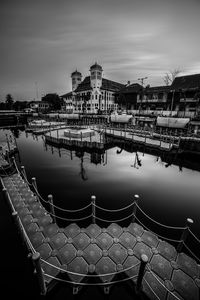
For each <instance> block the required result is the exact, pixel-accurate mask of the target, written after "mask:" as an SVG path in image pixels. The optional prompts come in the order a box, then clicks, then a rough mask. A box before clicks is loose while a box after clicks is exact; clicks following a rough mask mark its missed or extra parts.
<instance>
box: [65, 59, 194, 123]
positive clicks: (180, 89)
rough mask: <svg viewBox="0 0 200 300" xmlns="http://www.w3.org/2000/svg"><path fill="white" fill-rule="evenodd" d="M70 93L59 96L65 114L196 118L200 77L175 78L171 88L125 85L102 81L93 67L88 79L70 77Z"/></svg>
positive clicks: (76, 73) (77, 74)
mask: <svg viewBox="0 0 200 300" xmlns="http://www.w3.org/2000/svg"><path fill="white" fill-rule="evenodd" d="M71 79H72V90H71V91H70V92H69V93H66V94H64V95H61V98H62V99H63V100H64V103H65V105H64V107H63V109H64V110H65V111H66V112H67V113H86V114H102V113H112V112H117V111H118V112H119V111H126V112H128V113H136V114H138V113H139V114H144V115H145V114H146V115H147V114H156V115H177V114H178V115H179V116H185V117H195V116H197V115H199V114H200V74H194V75H187V76H180V77H176V78H175V79H174V81H173V82H172V84H171V86H156V87H150V86H146V87H144V86H142V85H140V84H138V83H133V84H130V83H128V84H127V85H125V84H122V83H119V82H115V81H112V80H108V79H105V78H103V69H102V66H100V65H99V64H97V63H95V64H93V65H92V66H91V67H90V75H89V76H86V77H85V78H84V79H82V74H81V73H80V72H79V71H77V70H76V71H74V72H73V73H72V74H71Z"/></svg>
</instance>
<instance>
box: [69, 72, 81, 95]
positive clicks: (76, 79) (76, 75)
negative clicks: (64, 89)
mask: <svg viewBox="0 0 200 300" xmlns="http://www.w3.org/2000/svg"><path fill="white" fill-rule="evenodd" d="M71 78H72V91H75V90H76V89H77V87H78V85H79V84H80V83H81V81H82V74H81V73H80V72H78V71H77V70H76V71H74V72H73V73H72V74H71Z"/></svg>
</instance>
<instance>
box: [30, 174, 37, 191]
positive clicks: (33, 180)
mask: <svg viewBox="0 0 200 300" xmlns="http://www.w3.org/2000/svg"><path fill="white" fill-rule="evenodd" d="M31 181H32V185H33V186H34V187H35V189H36V190H37V183H36V178H35V177H32V178H31Z"/></svg>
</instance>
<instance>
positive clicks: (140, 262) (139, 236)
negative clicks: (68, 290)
mask: <svg viewBox="0 0 200 300" xmlns="http://www.w3.org/2000/svg"><path fill="white" fill-rule="evenodd" d="M14 164H15V163H14ZM15 166H16V164H15ZM12 173H13V172H12ZM1 184H2V188H3V194H4V197H5V199H6V201H7V204H8V206H9V208H10V211H11V213H12V216H13V218H14V220H15V222H16V226H17V227H18V229H19V233H20V234H21V238H22V239H23V241H24V242H25V245H26V247H27V249H28V251H29V254H30V255H29V256H30V257H32V260H33V264H34V266H35V268H36V271H37V274H38V279H39V284H40V288H41V293H42V294H46V293H47V292H48V291H49V290H50V289H51V287H52V286H53V285H54V284H55V283H56V282H62V283H63V284H69V285H72V286H73V292H74V294H76V293H78V291H79V289H80V288H81V287H82V288H83V287H84V286H87V285H95V286H101V287H102V288H103V290H104V293H109V291H110V287H112V286H115V284H117V283H124V284H131V285H132V286H133V289H134V293H136V294H137V295H138V297H140V296H141V297H142V295H146V296H147V297H148V298H149V299H187V300H190V299H195V300H196V299H199V286H200V267H199V265H198V264H197V262H196V261H195V260H194V259H192V258H191V257H189V256H188V255H186V254H185V253H183V252H181V251H182V247H183V243H185V242H186V234H187V233H189V232H190V231H189V229H188V227H187V226H186V227H182V228H175V229H176V230H180V233H182V234H180V241H178V247H177V248H176V249H175V247H174V246H172V245H171V244H169V243H168V242H166V241H164V240H163V239H162V238H161V237H159V236H158V235H156V234H154V233H152V232H151V231H149V230H146V229H145V227H144V226H141V225H139V223H140V220H139V219H138V218H137V213H136V211H137V209H138V210H139V209H140V206H139V203H138V200H139V197H138V196H137V195H136V196H135V197H134V201H133V204H131V205H129V207H125V208H119V210H124V209H128V212H130V210H131V214H128V218H129V219H130V225H129V226H127V227H122V226H120V225H119V224H121V223H120V222H121V221H123V220H119V219H118V220H104V219H102V218H101V217H100V212H101V211H102V210H106V208H103V207H100V206H99V205H98V201H96V198H95V197H94V196H93V197H92V198H91V203H89V204H88V205H87V207H84V208H80V209H78V210H74V211H72V210H71V211H67V210H66V213H67V212H68V213H69V212H70V213H72V215H73V216H74V214H75V216H76V213H77V212H78V211H83V212H84V210H85V209H89V214H88V215H87V216H85V217H83V218H81V219H88V221H89V222H90V220H91V224H90V225H89V226H87V227H84V228H82V227H81V226H80V225H78V224H79V221H81V220H79V219H76V218H74V217H72V218H71V219H66V221H68V224H69V225H67V226H66V227H60V226H58V225H57V224H56V221H57V220H58V219H59V218H60V217H59V214H58V211H59V210H63V209H62V208H61V207H57V206H55V205H54V204H53V198H52V196H51V195H49V197H48V199H46V200H45V199H43V198H42V197H41V196H40V194H39V191H38V189H37V184H36V181H35V179H34V178H33V179H32V183H31V184H30V183H28V181H27V177H26V173H25V170H24V168H23V167H22V169H21V172H20V171H19V170H18V169H17V168H16V169H15V173H14V174H10V175H9V173H6V171H5V174H4V176H2V178H1ZM43 202H44V203H43ZM43 204H44V205H45V206H46V207H47V206H49V211H48V210H47V209H46V208H44V205H43ZM114 212H115V211H114V210H113V211H112V214H114ZM126 219H127V218H126ZM107 222H109V223H110V225H109V226H107V225H106V227H105V224H107ZM191 222H192V221H191V220H188V223H187V225H188V226H189V224H191ZM160 226H162V224H160ZM164 226H165V225H164ZM169 229H170V226H166V230H169Z"/></svg>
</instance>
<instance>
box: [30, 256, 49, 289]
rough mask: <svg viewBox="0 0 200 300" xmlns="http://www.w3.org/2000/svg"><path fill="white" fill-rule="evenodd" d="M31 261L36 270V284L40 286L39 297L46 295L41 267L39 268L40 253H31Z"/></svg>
mask: <svg viewBox="0 0 200 300" xmlns="http://www.w3.org/2000/svg"><path fill="white" fill-rule="evenodd" d="M32 260H33V264H34V266H35V269H36V274H37V278H38V283H39V286H40V293H41V295H46V292H47V288H46V285H45V281H44V275H43V271H42V267H41V263H40V253H39V252H35V253H33V255H32Z"/></svg>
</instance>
